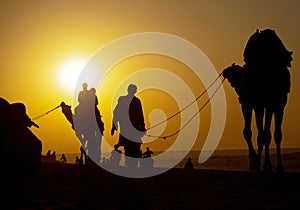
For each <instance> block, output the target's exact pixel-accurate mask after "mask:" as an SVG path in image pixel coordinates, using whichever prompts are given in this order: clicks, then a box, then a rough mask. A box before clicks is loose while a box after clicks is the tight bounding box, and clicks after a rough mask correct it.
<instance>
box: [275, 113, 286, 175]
mask: <svg viewBox="0 0 300 210" xmlns="http://www.w3.org/2000/svg"><path fill="white" fill-rule="evenodd" d="M282 119H283V110H280V111H276V112H275V131H274V139H275V143H276V150H277V151H276V154H277V173H280V174H283V173H284V167H283V164H282V161H281V149H280V144H281V140H282V131H281V124H282Z"/></svg>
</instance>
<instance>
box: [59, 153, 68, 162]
mask: <svg viewBox="0 0 300 210" xmlns="http://www.w3.org/2000/svg"><path fill="white" fill-rule="evenodd" d="M59 162H61V163H67V157H66V155H65V154H61V157H60V159H59Z"/></svg>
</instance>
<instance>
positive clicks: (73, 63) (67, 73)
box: [58, 59, 86, 91]
mask: <svg viewBox="0 0 300 210" xmlns="http://www.w3.org/2000/svg"><path fill="white" fill-rule="evenodd" d="M85 63H86V62H85V61H84V60H83V59H73V60H69V61H67V62H65V63H64V64H62V65H61V66H60V68H59V71H58V79H59V82H60V84H61V85H62V86H63V87H64V88H65V89H67V90H70V91H73V90H74V89H75V86H76V83H77V80H78V77H79V75H80V73H81V71H82V69H83V67H84V65H85Z"/></svg>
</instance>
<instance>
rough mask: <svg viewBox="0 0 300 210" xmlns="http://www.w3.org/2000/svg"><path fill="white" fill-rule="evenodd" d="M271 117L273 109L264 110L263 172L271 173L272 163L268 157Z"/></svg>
mask: <svg viewBox="0 0 300 210" xmlns="http://www.w3.org/2000/svg"><path fill="white" fill-rule="evenodd" d="M272 117H273V111H272V110H270V109H267V110H266V116H265V127H264V140H265V162H264V172H266V173H272V172H273V170H272V163H271V159H270V143H271V139H272V136H271V122H272Z"/></svg>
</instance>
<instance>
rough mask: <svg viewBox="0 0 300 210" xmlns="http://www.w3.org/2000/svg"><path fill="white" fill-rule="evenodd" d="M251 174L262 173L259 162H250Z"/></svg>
mask: <svg viewBox="0 0 300 210" xmlns="http://www.w3.org/2000/svg"><path fill="white" fill-rule="evenodd" d="M249 172H250V173H252V174H258V173H260V163H259V161H257V160H254V159H253V160H250V163H249Z"/></svg>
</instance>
